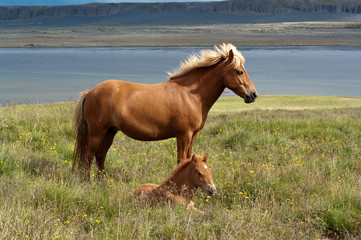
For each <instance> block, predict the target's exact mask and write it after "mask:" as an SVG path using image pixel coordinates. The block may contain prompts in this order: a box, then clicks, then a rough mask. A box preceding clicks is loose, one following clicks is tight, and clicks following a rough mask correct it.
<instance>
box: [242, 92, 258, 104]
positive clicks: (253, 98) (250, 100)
mask: <svg viewBox="0 0 361 240" xmlns="http://www.w3.org/2000/svg"><path fill="white" fill-rule="evenodd" d="M257 97H258V95H257V93H256V92H253V91H252V92H250V93H247V94H246V95H245V97H244V102H245V103H253V102H254V101H256V98H257Z"/></svg>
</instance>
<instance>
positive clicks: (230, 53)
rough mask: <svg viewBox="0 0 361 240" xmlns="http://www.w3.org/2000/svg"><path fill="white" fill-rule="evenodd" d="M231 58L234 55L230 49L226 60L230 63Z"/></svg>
mask: <svg viewBox="0 0 361 240" xmlns="http://www.w3.org/2000/svg"><path fill="white" fill-rule="evenodd" d="M233 57H234V53H233V49H231V50H229V53H228V60H229V61H232V60H233Z"/></svg>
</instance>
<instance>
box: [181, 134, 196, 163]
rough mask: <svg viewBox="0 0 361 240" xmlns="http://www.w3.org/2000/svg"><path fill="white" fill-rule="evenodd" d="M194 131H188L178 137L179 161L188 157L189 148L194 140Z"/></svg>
mask: <svg viewBox="0 0 361 240" xmlns="http://www.w3.org/2000/svg"><path fill="white" fill-rule="evenodd" d="M192 136H193V133H192V132H188V133H186V134H183V135H181V136H178V137H177V163H178V164H179V163H181V162H182V161H184V160H186V159H187V156H188V149H189V146H190V143H191V140H192Z"/></svg>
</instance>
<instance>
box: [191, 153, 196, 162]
mask: <svg viewBox="0 0 361 240" xmlns="http://www.w3.org/2000/svg"><path fill="white" fill-rule="evenodd" d="M192 162H193V163H196V162H197V157H196V155H195V154H193V156H192Z"/></svg>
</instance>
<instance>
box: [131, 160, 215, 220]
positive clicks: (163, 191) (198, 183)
mask: <svg viewBox="0 0 361 240" xmlns="http://www.w3.org/2000/svg"><path fill="white" fill-rule="evenodd" d="M207 160H208V154H207V155H206V156H204V157H202V156H199V155H193V156H192V158H191V159H190V160H186V161H183V162H182V163H181V164H179V165H178V166H177V168H176V169H175V170H174V172H173V174H172V175H171V177H169V178H168V179H167V180H165V181H164V182H163V183H162V184H161V185H156V184H152V183H146V184H142V185H140V186H139V187H138V188H137V189H136V190H135V192H134V196H135V197H137V198H138V199H140V200H145V201H146V202H147V203H148V204H150V205H151V206H153V205H155V204H157V203H159V202H170V203H173V204H181V205H184V206H187V208H188V209H191V210H193V211H195V212H198V213H201V214H204V212H203V211H200V210H198V209H196V208H195V207H194V202H193V201H192V198H193V196H194V194H195V193H196V191H197V189H198V188H200V189H202V190H203V191H204V192H206V193H207V194H208V195H209V196H213V195H214V194H216V191H217V189H216V186H215V185H214V184H213V180H212V177H211V171H210V169H209V168H208V167H207V165H206V163H207Z"/></svg>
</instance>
